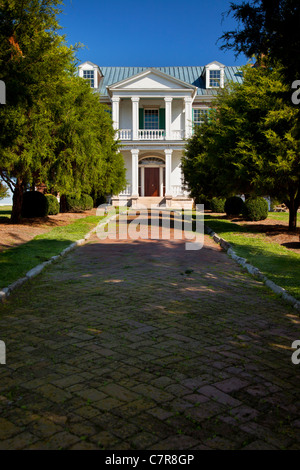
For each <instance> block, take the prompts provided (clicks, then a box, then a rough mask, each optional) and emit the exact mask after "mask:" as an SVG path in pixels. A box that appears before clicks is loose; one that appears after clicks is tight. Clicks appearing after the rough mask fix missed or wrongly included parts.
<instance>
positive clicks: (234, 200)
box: [224, 196, 245, 215]
mask: <svg viewBox="0 0 300 470" xmlns="http://www.w3.org/2000/svg"><path fill="white" fill-rule="evenodd" d="M244 205H245V203H244V201H243V199H242V198H241V197H238V196H232V197H229V198H228V199H226V201H225V206H224V209H225V212H226V214H227V215H240V214H241V213H242V212H243V208H244Z"/></svg>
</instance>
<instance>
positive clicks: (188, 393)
mask: <svg viewBox="0 0 300 470" xmlns="http://www.w3.org/2000/svg"><path fill="white" fill-rule="evenodd" d="M0 339H2V340H4V341H5V342H6V346H7V365H6V366H4V365H0V408H1V410H0V449H23V448H25V449H60V448H63V449H65V448H67V449H94V448H95V449H118V450H121V449H156V450H160V449H167V450H172V449H241V448H243V449H281V448H293V449H300V433H299V427H300V418H299V404H300V393H299V378H300V376H299V371H300V365H299V366H296V365H293V364H292V362H291V353H292V350H291V349H290V348H291V344H292V342H293V341H294V340H295V339H300V324H299V317H298V315H297V314H296V313H295V312H294V311H293V310H292V308H290V307H289V306H288V305H286V304H284V303H283V302H281V301H280V300H277V299H275V297H274V296H273V295H271V293H270V292H269V291H268V290H267V289H266V288H265V287H264V286H263V285H262V284H261V283H259V282H257V281H256V280H254V279H252V278H251V277H250V276H248V275H246V274H244V273H243V272H242V271H241V269H240V268H239V267H238V266H237V265H236V264H235V263H234V262H233V261H232V260H230V259H229V258H228V257H227V255H226V254H225V253H223V252H222V251H221V250H220V248H219V247H218V246H217V245H215V244H214V243H213V242H212V241H211V240H210V239H209V238H208V237H205V247H204V248H203V249H202V250H200V251H186V250H185V249H184V242H183V241H179V240H177V241H162V240H152V241H141V240H137V241H127V240H123V241H114V240H110V241H109V240H108V241H103V242H100V241H99V240H98V239H97V237H96V236H94V237H93V239H91V242H90V243H89V244H86V245H84V246H82V247H80V248H78V249H76V250H75V251H74V252H72V253H71V254H70V255H68V256H67V257H65V258H64V259H63V260H62V261H61V262H59V263H57V264H55V265H52V266H51V267H50V268H49V269H47V270H46V271H45V272H44V273H43V274H42V275H40V276H38V277H37V278H36V279H35V280H34V281H32V282H31V283H29V284H27V285H26V286H24V287H23V288H22V289H20V290H19V291H18V292H16V293H15V294H14V295H13V296H12V297H11V299H10V300H9V302H7V304H6V305H4V306H1V307H0Z"/></svg>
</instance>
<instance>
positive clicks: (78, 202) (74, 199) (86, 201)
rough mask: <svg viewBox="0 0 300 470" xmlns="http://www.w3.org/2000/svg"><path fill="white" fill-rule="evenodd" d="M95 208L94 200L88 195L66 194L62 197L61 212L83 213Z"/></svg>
mask: <svg viewBox="0 0 300 470" xmlns="http://www.w3.org/2000/svg"><path fill="white" fill-rule="evenodd" d="M92 208H93V198H92V197H91V196H89V195H88V194H82V195H81V196H80V197H79V196H73V195H69V194H64V195H63V196H62V197H61V212H82V211H86V210H89V209H92Z"/></svg>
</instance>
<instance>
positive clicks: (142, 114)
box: [139, 108, 144, 129]
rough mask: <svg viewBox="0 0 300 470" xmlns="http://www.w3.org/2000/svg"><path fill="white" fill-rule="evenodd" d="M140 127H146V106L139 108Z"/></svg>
mask: <svg viewBox="0 0 300 470" xmlns="http://www.w3.org/2000/svg"><path fill="white" fill-rule="evenodd" d="M139 129H144V108H140V109H139Z"/></svg>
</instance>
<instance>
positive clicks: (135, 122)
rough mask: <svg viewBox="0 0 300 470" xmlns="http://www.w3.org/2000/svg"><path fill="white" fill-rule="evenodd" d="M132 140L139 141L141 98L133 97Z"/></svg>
mask: <svg viewBox="0 0 300 470" xmlns="http://www.w3.org/2000/svg"><path fill="white" fill-rule="evenodd" d="M131 101H132V140H138V129H139V101H140V98H139V96H132V97H131Z"/></svg>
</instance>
